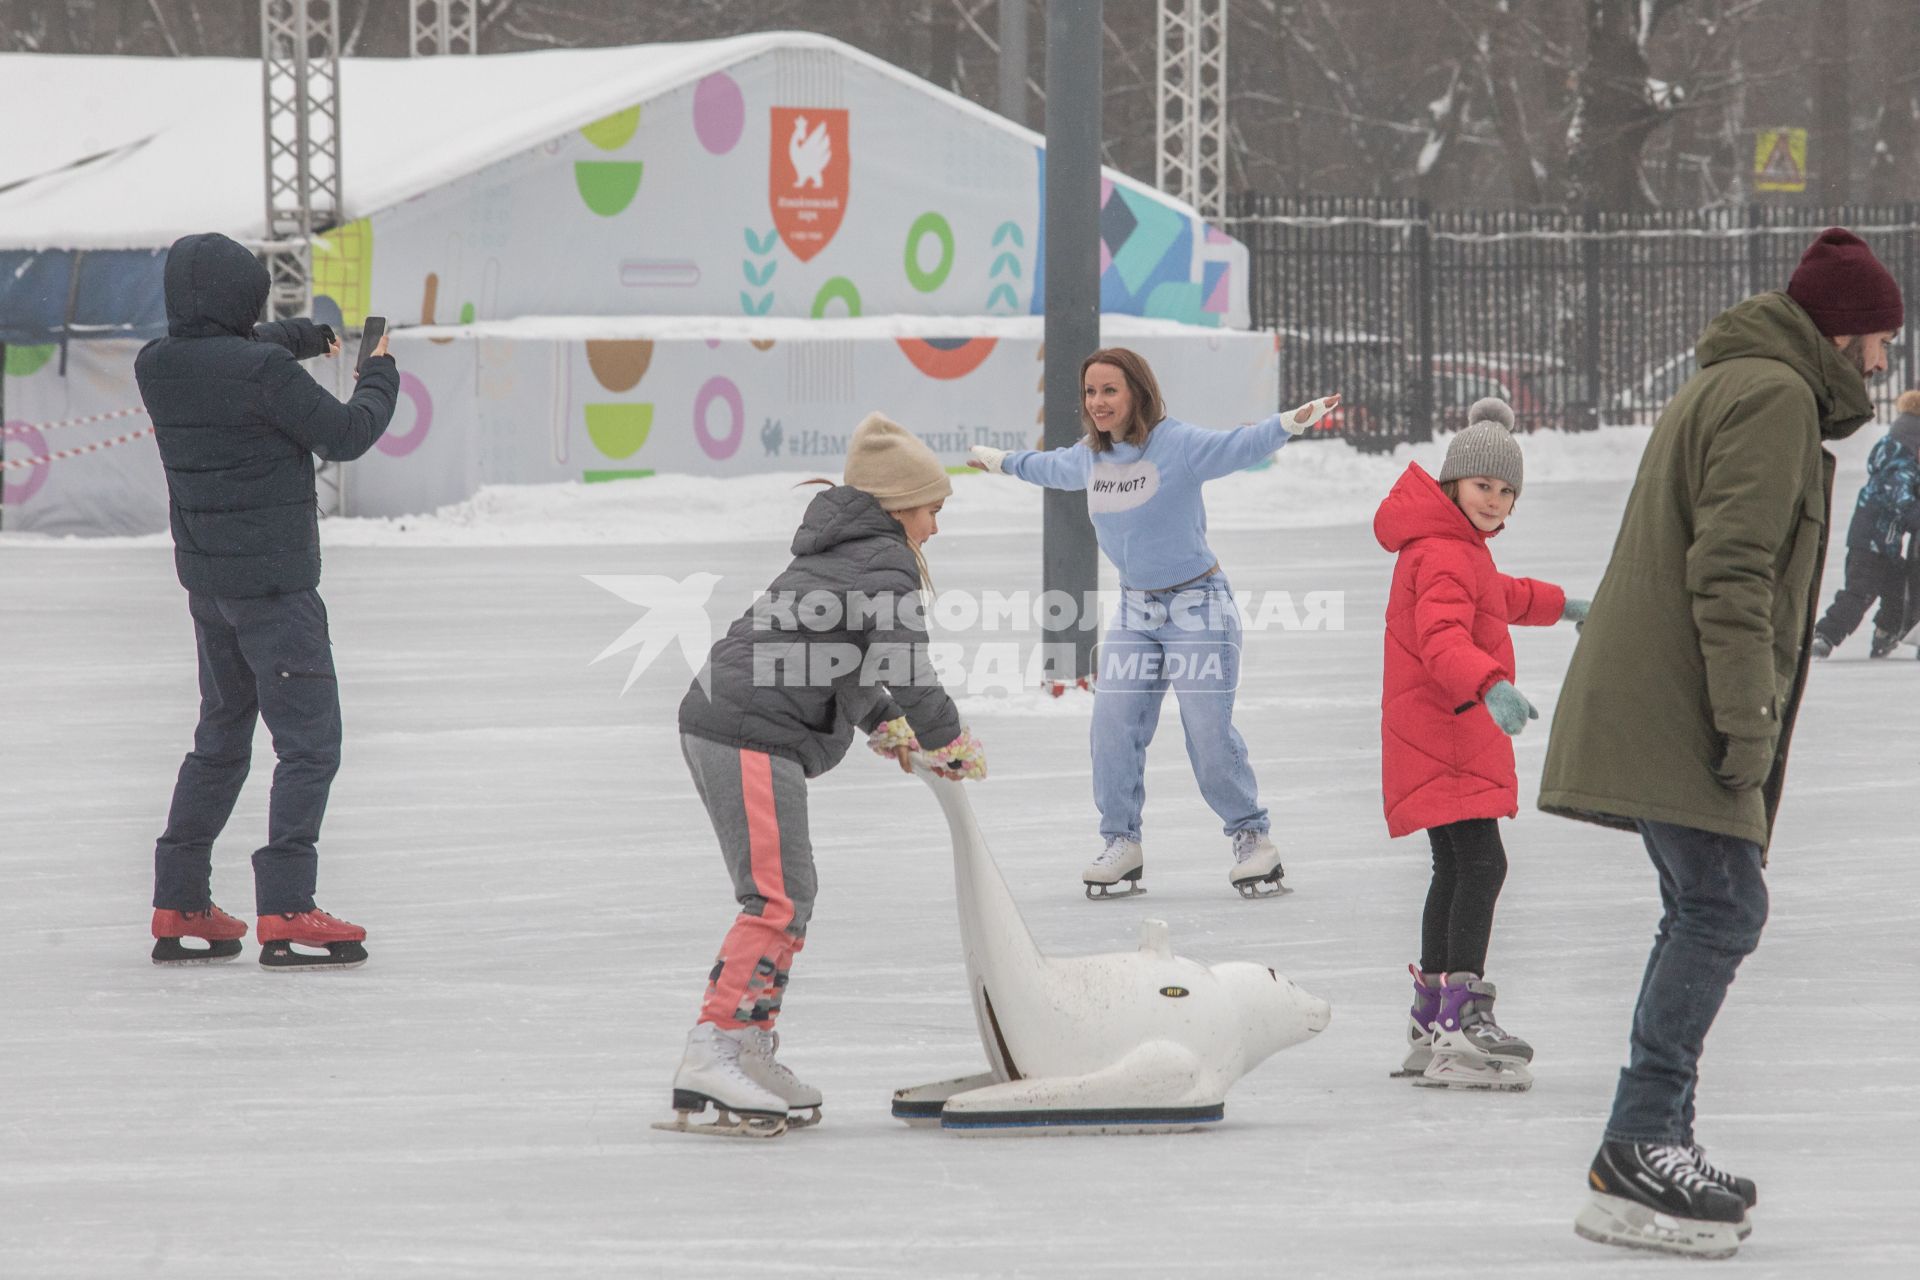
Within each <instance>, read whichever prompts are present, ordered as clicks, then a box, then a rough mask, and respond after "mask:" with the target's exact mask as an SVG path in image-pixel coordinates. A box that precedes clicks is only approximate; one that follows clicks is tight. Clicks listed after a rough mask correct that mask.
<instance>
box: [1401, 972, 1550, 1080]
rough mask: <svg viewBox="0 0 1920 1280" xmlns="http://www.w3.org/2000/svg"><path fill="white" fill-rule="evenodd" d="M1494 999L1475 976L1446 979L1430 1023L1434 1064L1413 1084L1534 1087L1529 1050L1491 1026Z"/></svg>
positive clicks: (1489, 985) (1489, 988)
mask: <svg viewBox="0 0 1920 1280" xmlns="http://www.w3.org/2000/svg"><path fill="white" fill-rule="evenodd" d="M1498 994H1499V993H1498V992H1497V991H1496V990H1495V989H1494V985H1493V984H1492V983H1491V982H1486V981H1483V980H1482V979H1481V978H1480V975H1478V974H1475V973H1450V974H1448V975H1447V976H1446V978H1445V979H1444V981H1443V985H1442V986H1441V988H1440V1008H1439V1010H1438V1011H1437V1012H1436V1013H1435V1014H1434V1019H1433V1060H1432V1061H1431V1062H1429V1063H1427V1069H1426V1070H1425V1071H1423V1072H1422V1073H1421V1075H1420V1078H1419V1079H1418V1080H1415V1081H1414V1083H1415V1084H1418V1085H1424V1086H1426V1087H1428V1088H1440V1089H1495V1090H1500V1091H1502V1092H1510V1093H1523V1092H1525V1091H1526V1090H1528V1089H1531V1088H1532V1087H1533V1070H1532V1067H1531V1063H1532V1062H1533V1046H1532V1045H1530V1044H1528V1043H1527V1042H1526V1041H1525V1040H1522V1039H1521V1038H1520V1037H1519V1036H1516V1035H1512V1034H1510V1033H1509V1032H1507V1031H1504V1030H1502V1029H1501V1027H1500V1024H1499V1023H1497V1022H1495V1021H1494V1020H1493V1002H1494V998H1495V997H1496V996H1497V995H1498Z"/></svg>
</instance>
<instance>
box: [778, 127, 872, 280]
mask: <svg viewBox="0 0 1920 1280" xmlns="http://www.w3.org/2000/svg"><path fill="white" fill-rule="evenodd" d="M851 161H852V157H851V156H850V155H849V154H848V147H847V113H846V110H845V108H840V107H775V108H773V146H772V147H771V149H770V154H769V156H768V165H767V203H768V204H769V205H770V206H771V207H772V209H773V225H774V226H775V227H777V228H778V229H779V231H780V238H781V239H782V240H784V241H786V242H787V248H789V249H791V250H793V256H794V257H796V258H798V259H800V261H802V262H805V261H807V260H808V259H809V258H811V257H813V255H814V254H816V253H819V252H820V251H821V250H822V249H824V248H826V247H827V242H828V241H830V240H832V239H833V235H834V232H836V231H838V230H840V219H841V218H843V217H845V216H846V212H847V174H848V172H849V170H850V168H851Z"/></svg>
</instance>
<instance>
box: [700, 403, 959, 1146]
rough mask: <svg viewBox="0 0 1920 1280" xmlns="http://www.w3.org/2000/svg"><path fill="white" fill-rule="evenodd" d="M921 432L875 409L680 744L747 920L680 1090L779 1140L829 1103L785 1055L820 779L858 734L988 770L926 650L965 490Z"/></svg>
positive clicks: (738, 1129) (724, 649) (722, 962)
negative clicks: (949, 522)
mask: <svg viewBox="0 0 1920 1280" xmlns="http://www.w3.org/2000/svg"><path fill="white" fill-rule="evenodd" d="M952 490H953V487H952V483H951V481H949V480H948V478H947V473H946V469H945V468H944V467H943V466H942V465H941V464H940V460H939V459H938V458H937V457H936V456H935V455H934V453H933V451H932V450H931V449H929V448H928V447H927V446H926V445H925V444H924V443H923V442H922V441H921V440H920V439H919V438H918V437H916V436H914V435H912V434H911V433H909V432H908V431H906V430H904V429H903V428H901V427H899V426H897V425H895V424H894V423H892V422H889V421H888V420H887V419H885V418H883V417H881V416H880V415H879V414H871V415H869V416H868V417H867V419H866V420H865V421H863V422H862V423H861V424H860V426H859V428H858V429H857V430H856V431H855V432H854V434H853V440H852V442H851V444H850V446H849V448H848V450H847V469H846V483H845V484H842V485H837V486H834V487H832V488H829V489H827V490H826V491H825V492H823V493H821V494H820V495H819V496H818V497H816V498H814V500H813V502H812V503H811V504H810V505H809V506H808V507H807V513H806V516H805V518H804V519H803V520H802V521H801V524H800V529H799V531H798V532H797V533H795V534H794V538H793V554H794V560H793V563H792V564H791V565H789V566H788V567H787V569H786V570H785V571H784V572H783V573H781V574H780V576H779V577H777V578H775V579H774V580H773V582H772V584H771V585H770V586H769V587H768V588H767V590H766V592H765V593H764V594H763V595H762V596H761V597H760V599H759V600H757V601H755V603H754V605H753V607H752V608H751V609H749V610H748V611H747V613H746V614H744V615H743V616H742V617H741V618H740V619H739V620H738V621H736V622H735V623H734V624H733V625H732V626H731V627H729V628H728V630H727V634H726V635H725V636H723V637H721V639H720V641H719V642H718V643H717V644H715V645H714V646H713V651H712V653H711V654H710V655H709V657H708V660H707V665H706V667H705V668H704V669H703V670H702V671H701V672H700V675H699V676H698V677H697V678H696V679H695V680H694V683H693V687H692V688H691V689H689V690H688V691H687V695H686V697H685V698H684V699H683V700H682V701H681V704H680V747H681V751H682V753H683V754H684V755H685V757H686V760H687V767H688V768H689V769H690V770H691V771H692V773H693V782H694V786H695V788H696V789H697V790H698V791H699V793H700V799H701V801H702V803H704V804H705V805H706V807H707V812H708V814H709V816H710V817H711V818H712V820H713V829H714V834H716V835H717V836H718V837H719V838H720V849H721V852H722V854H723V855H724V856H725V858H726V862H727V870H728V872H729V873H730V874H731V876H732V878H733V887H734V896H735V898H736V899H737V900H738V902H739V903H740V914H739V916H738V917H737V918H736V919H735V920H734V922H733V928H732V929H731V930H730V931H729V932H728V933H727V936H726V940H725V941H724V942H722V943H721V945H720V955H719V958H718V959H717V960H716V961H715V962H714V966H713V971H712V972H711V973H710V974H709V975H708V977H707V991H706V997H705V1000H704V1001H703V1002H702V1004H701V1007H700V1016H699V1021H698V1022H697V1023H696V1025H695V1026H694V1028H693V1031H692V1032H691V1034H689V1035H688V1037H687V1050H686V1055H685V1057H684V1058H683V1059H682V1061H681V1063H680V1069H679V1071H678V1072H677V1073H676V1074H675V1075H674V1078H673V1106H674V1109H675V1110H676V1111H677V1112H679V1113H680V1117H679V1120H678V1121H677V1122H676V1123H674V1124H671V1125H663V1126H662V1127H668V1128H686V1127H688V1126H687V1119H688V1116H689V1115H690V1114H692V1113H696V1112H701V1111H704V1110H705V1109H706V1107H707V1104H708V1103H712V1104H714V1105H715V1107H716V1108H717V1109H718V1110H719V1111H721V1112H722V1113H731V1114H732V1115H733V1116H734V1117H735V1120H733V1121H732V1122H730V1123H729V1122H725V1120H724V1115H723V1121H722V1122H721V1123H717V1124H715V1125H710V1126H704V1127H707V1128H712V1129H714V1130H716V1131H719V1132H727V1133H742V1134H750V1135H753V1136H773V1135H775V1134H778V1133H780V1132H782V1131H783V1130H784V1129H785V1127H786V1126H787V1124H788V1123H789V1115H790V1113H799V1114H800V1115H801V1117H802V1118H800V1119H797V1120H795V1121H794V1123H812V1122H813V1121H814V1120H817V1119H818V1118H819V1107H820V1093H819V1091H818V1090H816V1089H813V1088H810V1087H808V1086H807V1085H804V1084H802V1083H801V1082H800V1081H799V1080H798V1079H796V1078H795V1076H794V1075H793V1073H792V1072H791V1071H789V1070H788V1069H787V1068H786V1067H785V1066H783V1065H781V1064H780V1063H778V1062H776V1061H775V1060H774V1052H775V1050H776V1049H777V1048H778V1047H779V1041H778V1040H777V1039H776V1038H775V1036H774V1034H773V1027H774V1022H775V1020H776V1019H777V1018H778V1017H779V1015H780V1004H781V997H782V996H783V995H784V994H785V992H786V987H787V971H788V969H789V968H790V967H791V965H792V963H793V958H794V956H795V955H797V954H798V953H799V951H800V949H801V947H802V946H804V945H805V942H806V930H807V921H808V919H809V918H810V917H811V916H812V913H813V901H814V889H815V879H814V869H813V852H812V845H811V842H810V839H809V836H808V831H807V779H809V778H814V777H818V776H819V775H820V774H822V773H825V772H826V771H827V770H828V769H831V768H833V766H834V765H836V764H838V763H839V762H840V760H841V758H842V757H843V756H844V755H845V754H846V751H847V746H848V744H849V742H850V741H851V740H852V737H853V730H854V728H855V726H858V727H859V728H861V729H863V730H866V731H867V732H868V733H870V734H871V735H872V737H871V738H870V740H869V745H870V746H872V747H873V748H874V750H875V751H876V752H878V753H879V754H882V755H885V756H887V757H888V758H889V759H898V761H899V763H900V765H901V767H902V768H903V769H907V770H908V771H911V769H912V765H913V761H914V757H915V756H916V755H919V756H920V757H921V758H923V759H924V760H925V762H926V763H927V764H928V765H929V766H930V767H932V768H933V769H935V770H936V771H937V772H939V773H941V774H942V775H944V776H946V777H948V778H953V779H959V778H963V777H965V778H982V777H985V776H986V759H985V756H984V755H983V753H982V752H981V750H980V746H979V744H978V743H977V742H975V741H974V739H973V737H972V736H971V735H970V734H968V733H967V731H966V730H965V729H963V728H962V727H961V725H960V713H959V711H958V710H957V709H956V708H955V707H954V705H953V700H952V699H951V698H949V697H948V696H947V694H946V691H945V690H944V689H942V688H941V686H940V682H939V680H938V679H937V678H936V677H935V676H934V673H933V668H932V664H931V662H930V661H929V659H928V656H927V633H926V630H925V627H924V625H923V619H922V616H921V608H920V592H921V589H922V587H923V585H924V584H925V567H924V561H923V560H922V559H921V555H920V548H921V546H922V544H924V543H925V542H926V541H927V539H928V538H930V537H932V536H933V535H934V534H935V533H937V532H939V526H938V523H937V517H938V515H939V513H940V508H941V505H942V504H943V503H944V502H945V501H946V499H947V496H948V495H949V494H950V493H951V492H952ZM828 602H832V604H833V605H834V606H835V607H833V608H826V607H824V606H825V605H826V604H827V603H828Z"/></svg>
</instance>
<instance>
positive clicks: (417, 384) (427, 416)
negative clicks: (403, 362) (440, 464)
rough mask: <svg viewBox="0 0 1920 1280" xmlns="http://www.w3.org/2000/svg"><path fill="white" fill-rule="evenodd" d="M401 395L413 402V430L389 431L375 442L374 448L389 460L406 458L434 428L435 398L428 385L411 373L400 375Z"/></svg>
mask: <svg viewBox="0 0 1920 1280" xmlns="http://www.w3.org/2000/svg"><path fill="white" fill-rule="evenodd" d="M400 394H401V395H403V396H405V397H406V398H407V399H409V400H411V401H413V430H411V431H408V432H405V433H404V434H395V433H394V432H392V431H388V432H387V434H385V435H383V436H381V437H380V438H379V439H378V440H376V441H374V442H373V447H374V448H376V449H378V450H379V451H380V452H382V453H384V454H386V455H387V456H388V457H389V458H404V457H406V456H407V455H408V454H410V453H412V452H413V451H414V450H415V449H418V448H419V447H420V442H421V441H423V440H425V439H426V438H427V432H428V431H429V430H431V429H432V427H433V396H432V395H431V394H429V393H428V391H427V384H426V383H424V382H422V381H420V379H418V378H416V377H414V376H413V375H412V374H410V373H406V372H402V373H401V375H400Z"/></svg>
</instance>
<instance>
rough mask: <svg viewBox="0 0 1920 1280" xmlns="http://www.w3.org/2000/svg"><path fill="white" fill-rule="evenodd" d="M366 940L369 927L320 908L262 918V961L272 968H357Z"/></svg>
mask: <svg viewBox="0 0 1920 1280" xmlns="http://www.w3.org/2000/svg"><path fill="white" fill-rule="evenodd" d="M366 940H367V931H366V930H365V929H362V928H361V927H360V926H359V925H357V924H348V923H347V922H346V921H345V920H341V919H338V918H336V917H334V916H330V915H328V914H327V913H326V912H324V911H322V910H320V909H319V908H318V907H316V908H314V909H313V910H311V911H300V912H293V911H287V912H282V913H281V914H279V915H273V916H261V917H260V963H261V964H263V965H265V966H266V967H267V968H269V969H357V968H359V967H360V966H361V965H363V964H365V963H366V962H367V949H366V948H365V947H363V946H361V945H360V944H361V943H363V942H365V941H366ZM296 948H304V949H303V950H296Z"/></svg>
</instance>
